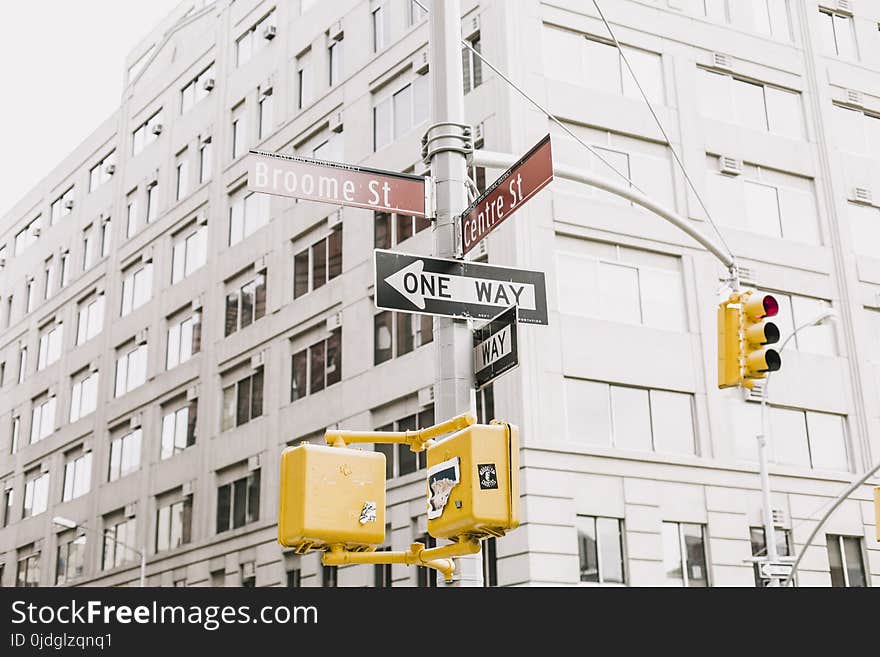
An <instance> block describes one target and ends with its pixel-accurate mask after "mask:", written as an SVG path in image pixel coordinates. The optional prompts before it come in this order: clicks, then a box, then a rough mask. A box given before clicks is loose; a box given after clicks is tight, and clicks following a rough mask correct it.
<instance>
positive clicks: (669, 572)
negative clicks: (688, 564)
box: [663, 522, 684, 586]
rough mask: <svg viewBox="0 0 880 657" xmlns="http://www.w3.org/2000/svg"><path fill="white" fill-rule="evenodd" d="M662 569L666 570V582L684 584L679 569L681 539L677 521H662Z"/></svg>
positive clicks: (674, 584) (676, 584)
mask: <svg viewBox="0 0 880 657" xmlns="http://www.w3.org/2000/svg"><path fill="white" fill-rule="evenodd" d="M663 569H664V570H665V571H666V581H667V584H671V585H673V586H684V578H683V573H682V569H681V540H680V538H679V534H678V523H675V522H664V523H663Z"/></svg>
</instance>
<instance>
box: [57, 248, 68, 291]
mask: <svg viewBox="0 0 880 657" xmlns="http://www.w3.org/2000/svg"><path fill="white" fill-rule="evenodd" d="M59 260H60V262H59V269H60V272H59V275H58V278H59V283H58V288H59V289H61V288H64V287H67V284H68V283H69V282H70V254H69V253H67V252H64V253H62V254H61V256H60V258H59Z"/></svg>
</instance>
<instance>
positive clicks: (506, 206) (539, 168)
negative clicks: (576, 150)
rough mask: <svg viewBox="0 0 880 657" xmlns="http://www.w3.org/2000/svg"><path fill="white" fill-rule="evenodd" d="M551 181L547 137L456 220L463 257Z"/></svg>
mask: <svg viewBox="0 0 880 657" xmlns="http://www.w3.org/2000/svg"><path fill="white" fill-rule="evenodd" d="M551 180H553V155H552V152H551V148H550V135H547V136H546V137H544V138H543V139H542V140H541V141H539V142H538V143H537V144H535V145H534V146H533V147H532V149H531V150H530V151H529V152H528V153H526V154H525V155H523V156H522V157H521V158H520V159H519V161H518V162H517V163H516V164H514V165H513V166H512V167H510V168H509V169H508V170H507V171H505V172H504V173H502V174H501V176H500V177H499V178H498V180H496V181H495V182H494V183H492V186H491V187H489V189H487V190H486V191H485V193H484V194H483V195H482V196H481V197H480V198H478V199H477V200H476V201H474V202H473V203H472V204H471V206H470V207H469V208H468V209H467V210H465V211H464V213H463V214H462V215H461V218H460V219H459V226H460V229H459V235H458V237H459V240H460V245H461V253H462V255H464V254H466V253H467V252H468V251H470V250H471V249H473V248H474V247H475V246H476V245H477V244H479V242H480V240H482V239H483V238H484V237H486V235H488V234H489V233H490V232H491V231H492V230H493V229H494V228H495V227H496V226H498V225H499V224H500V223H501V222H502V221H504V220H505V219H507V218H508V217H509V216H510V215H512V214H513V213H514V212H516V211H517V210H518V209H519V208H521V207H522V206H523V204H524V203H525V202H526V201H528V200H529V199H530V198H532V196H534V195H535V194H537V193H538V192H539V191H541V190H542V189H543V188H544V187H546V186H547V185H548V184H549V183H550V181H551Z"/></svg>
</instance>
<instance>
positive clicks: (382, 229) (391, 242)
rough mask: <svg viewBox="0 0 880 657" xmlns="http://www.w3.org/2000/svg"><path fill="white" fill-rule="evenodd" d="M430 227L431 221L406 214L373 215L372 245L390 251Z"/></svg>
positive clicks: (376, 213)
mask: <svg viewBox="0 0 880 657" xmlns="http://www.w3.org/2000/svg"><path fill="white" fill-rule="evenodd" d="M430 227H431V220H430V219H426V218H423V217H413V216H410V215H408V214H391V213H389V212H374V213H373V245H374V246H375V247H376V248H377V249H390V248H392V247H394V246H396V245H398V244H400V243H401V242H403V241H404V240H406V239H408V238H410V237H412V236H413V235H415V234H416V233H420V232H422V231H423V230H425V229H426V228H430Z"/></svg>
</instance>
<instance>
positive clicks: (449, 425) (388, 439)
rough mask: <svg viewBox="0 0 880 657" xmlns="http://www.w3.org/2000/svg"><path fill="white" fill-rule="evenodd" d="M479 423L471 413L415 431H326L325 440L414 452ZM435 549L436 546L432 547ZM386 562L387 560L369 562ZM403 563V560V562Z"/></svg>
mask: <svg viewBox="0 0 880 657" xmlns="http://www.w3.org/2000/svg"><path fill="white" fill-rule="evenodd" d="M476 423H477V418H475V417H474V416H473V415H472V414H470V413H464V414H462V415H457V416H456V417H454V418H452V419H449V420H446V421H445V422H441V423H440V424H435V425H434V426H432V427H426V428H424V429H417V430H415V431H338V430H332V431H327V432H325V433H324V440H325V441H327V444H328V445H330V446H331V447H345V446H346V445H350V444H352V443H374V444H375V443H381V444H405V445H409V448H410V449H411V450H412V451H414V452H421V451H424V449H425V447H426V446H427V445H428V442H429V441H431V440H433V439H434V438H437V437H439V436H443V435H445V434H447V433H452V432H453V431H460V430H461V429H466V428H467V427H469V426H471V425H472V424H476ZM431 549H434V548H431ZM369 563H386V562H378V561H376V562H369ZM401 563H402V562H401Z"/></svg>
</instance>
